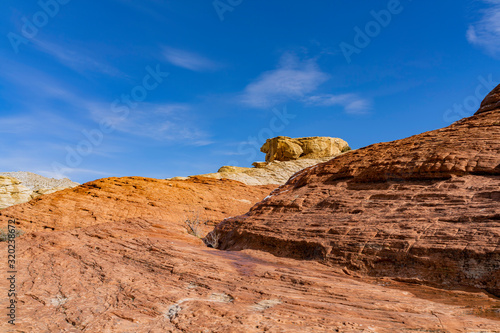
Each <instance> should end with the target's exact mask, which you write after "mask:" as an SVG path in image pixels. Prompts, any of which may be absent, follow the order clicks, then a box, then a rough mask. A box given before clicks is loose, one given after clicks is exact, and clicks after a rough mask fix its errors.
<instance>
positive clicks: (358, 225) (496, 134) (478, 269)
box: [215, 88, 500, 296]
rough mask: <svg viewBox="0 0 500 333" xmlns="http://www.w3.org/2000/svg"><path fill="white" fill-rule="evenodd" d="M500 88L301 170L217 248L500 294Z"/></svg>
mask: <svg viewBox="0 0 500 333" xmlns="http://www.w3.org/2000/svg"><path fill="white" fill-rule="evenodd" d="M498 89H499V88H497V89H496V90H495V91H493V92H492V93H491V94H490V95H489V96H488V97H487V99H486V100H485V102H484V103H483V109H482V111H481V112H478V113H477V114H476V115H475V116H473V117H470V118H466V119H463V120H461V121H458V122H456V123H454V124H453V125H451V126H448V127H446V128H443V129H439V130H435V131H430V132H426V133H422V134H420V135H416V136H412V137H410V138H407V139H403V140H398V141H394V142H388V143H380V144H375V145H371V146H368V147H366V148H362V149H358V150H356V151H351V152H348V153H346V154H344V155H341V156H339V157H336V158H334V159H332V160H331V161H329V162H326V163H322V164H319V165H317V166H313V167H310V168H307V169H305V170H303V171H300V172H299V173H298V174H296V175H295V176H294V177H292V178H291V179H290V180H289V181H288V183H287V184H285V185H284V186H281V187H280V188H279V189H277V190H275V191H274V192H273V193H272V194H271V196H270V197H268V198H267V199H265V200H264V201H263V202H261V203H259V204H258V205H256V206H254V207H253V208H252V209H251V210H250V212H249V213H247V214H245V215H243V216H240V217H236V218H232V219H228V220H226V221H224V222H223V223H221V224H220V225H219V226H218V227H217V228H216V231H215V232H216V233H218V234H220V235H221V236H222V239H221V246H220V248H221V249H224V250H242V249H259V250H264V251H268V252H270V253H273V254H275V255H277V256H283V257H291V258H297V259H307V260H309V259H314V260H318V261H321V262H323V263H324V264H326V265H332V266H335V267H346V268H348V269H350V270H355V271H357V272H359V273H363V274H368V275H373V276H388V277H397V278H408V279H413V280H418V281H425V282H427V283H436V284H438V285H440V286H446V287H460V286H472V287H477V288H482V289H484V290H487V291H489V292H491V293H493V294H495V295H497V296H500V109H498V108H496V109H495V107H491V106H492V105H498V101H499V99H500V95H499V94H498Z"/></svg>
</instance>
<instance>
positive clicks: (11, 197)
mask: <svg viewBox="0 0 500 333" xmlns="http://www.w3.org/2000/svg"><path fill="white" fill-rule="evenodd" d="M32 194H33V191H31V190H30V189H29V188H27V187H26V186H23V185H22V184H21V182H20V181H19V180H17V179H15V178H12V177H8V176H0V209H4V208H7V207H10V206H12V205H17V204H20V203H23V202H27V201H29V200H31V196H32Z"/></svg>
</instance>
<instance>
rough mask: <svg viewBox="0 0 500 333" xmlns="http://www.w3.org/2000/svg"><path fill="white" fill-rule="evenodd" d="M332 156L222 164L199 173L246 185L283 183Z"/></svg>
mask: <svg viewBox="0 0 500 333" xmlns="http://www.w3.org/2000/svg"><path fill="white" fill-rule="evenodd" d="M331 158H332V156H330V157H324V158H317V159H300V160H296V161H284V162H281V161H273V162H269V163H267V162H256V163H254V164H253V165H254V168H242V167H233V166H224V167H222V168H220V169H219V171H218V172H216V173H209V174H205V175H201V176H202V177H208V178H215V179H232V180H236V181H239V182H242V183H244V184H247V185H271V184H272V185H283V184H285V183H286V182H287V180H288V179H289V178H290V177H291V176H292V175H293V174H295V173H296V172H298V171H300V170H302V169H305V168H307V167H310V166H312V165H316V164H318V163H322V162H325V161H328V160H330V159H331Z"/></svg>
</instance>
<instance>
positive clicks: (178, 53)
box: [163, 47, 219, 72]
mask: <svg viewBox="0 0 500 333" xmlns="http://www.w3.org/2000/svg"><path fill="white" fill-rule="evenodd" d="M163 56H164V57H165V59H166V60H167V61H168V62H169V63H171V64H172V65H174V66H177V67H182V68H185V69H189V70H191V71H195V72H204V71H213V70H216V69H218V68H219V65H218V64H217V63H215V62H214V61H212V60H210V59H208V58H205V57H203V56H200V55H198V54H196V53H192V52H188V51H184V50H180V49H175V48H172V47H165V48H164V49H163Z"/></svg>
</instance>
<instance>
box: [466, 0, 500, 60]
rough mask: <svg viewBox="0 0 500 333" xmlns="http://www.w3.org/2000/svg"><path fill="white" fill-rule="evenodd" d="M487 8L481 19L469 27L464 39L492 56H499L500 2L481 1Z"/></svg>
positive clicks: (495, 0)
mask: <svg viewBox="0 0 500 333" xmlns="http://www.w3.org/2000/svg"><path fill="white" fill-rule="evenodd" d="M482 2H484V3H486V4H488V5H489V8H487V9H485V10H483V11H482V17H481V19H480V20H479V21H478V22H476V23H474V24H471V25H469V28H468V29H467V33H466V37H467V40H468V41H469V43H471V44H473V45H476V46H479V47H481V48H483V49H484V50H485V51H486V52H487V53H489V54H490V55H492V56H500V0H482Z"/></svg>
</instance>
